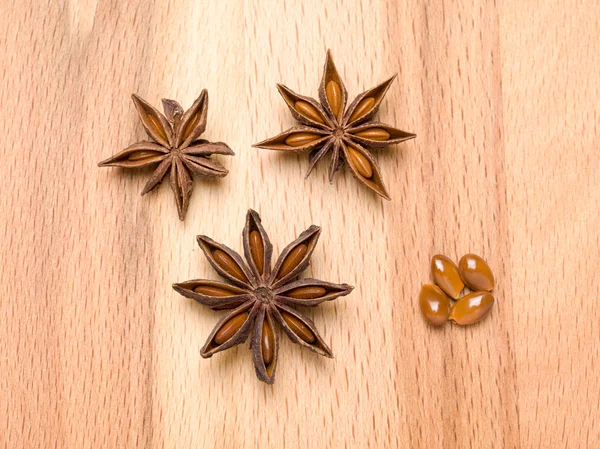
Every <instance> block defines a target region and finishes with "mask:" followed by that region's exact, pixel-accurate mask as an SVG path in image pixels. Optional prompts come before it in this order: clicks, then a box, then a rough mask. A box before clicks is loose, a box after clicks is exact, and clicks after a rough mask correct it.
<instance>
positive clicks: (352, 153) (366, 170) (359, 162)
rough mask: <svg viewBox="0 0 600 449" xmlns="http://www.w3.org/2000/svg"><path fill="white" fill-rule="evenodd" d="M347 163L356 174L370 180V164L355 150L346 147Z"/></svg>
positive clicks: (371, 171)
mask: <svg viewBox="0 0 600 449" xmlns="http://www.w3.org/2000/svg"><path fill="white" fill-rule="evenodd" d="M347 152H348V153H347V154H348V162H349V163H350V165H351V166H352V167H353V168H354V169H355V170H356V171H357V172H358V174H359V175H360V176H362V177H363V178H366V179H370V178H371V177H372V176H373V167H372V166H371V162H369V160H368V159H367V158H366V157H365V155H364V154H362V153H361V152H360V151H358V150H357V149H355V148H353V147H352V146H350V145H348V147H347Z"/></svg>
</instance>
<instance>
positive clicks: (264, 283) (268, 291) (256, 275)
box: [173, 210, 354, 384]
mask: <svg viewBox="0 0 600 449" xmlns="http://www.w3.org/2000/svg"><path fill="white" fill-rule="evenodd" d="M320 233H321V229H320V228H319V227H317V226H314V225H313V226H310V227H309V228H308V229H307V230H306V231H304V232H302V233H301V234H300V236H299V237H298V238H297V239H296V240H294V241H293V242H292V243H290V244H289V245H288V246H287V247H286V248H285V249H284V250H283V251H282V253H281V255H280V256H279V257H278V259H277V261H276V262H275V265H274V266H273V267H272V266H271V257H272V254H273V246H272V245H271V242H270V240H269V237H268V235H267V233H266V231H265V229H264V228H263V226H262V224H261V220H260V217H259V215H258V214H257V213H256V212H255V211H253V210H249V211H248V214H247V216H246V226H245V227H244V231H243V235H242V237H243V247H244V255H245V258H246V262H247V263H246V262H244V260H243V259H242V257H241V256H240V255H239V254H238V253H237V252H235V251H234V250H232V249H230V248H228V247H227V246H225V245H222V244H219V243H217V242H215V241H214V240H212V239H210V238H208V237H206V236H202V235H201V236H198V237H197V240H198V244H199V245H200V248H201V249H202V251H203V252H204V254H205V256H206V258H207V259H208V261H209V263H210V264H211V265H212V266H213V268H214V269H215V270H216V271H217V272H218V273H219V274H220V275H221V276H223V277H224V278H225V279H226V281H227V282H221V281H212V280H205V279H194V280H190V281H186V282H182V283H178V284H174V285H173V288H174V289H175V290H176V291H177V292H178V293H180V294H182V295H183V296H185V297H187V298H191V299H194V300H196V301H198V302H199V303H200V304H203V305H205V306H208V307H210V308H211V309H214V310H228V312H227V313H225V315H223V317H222V318H221V319H220V320H219V322H218V323H217V325H216V326H215V328H214V329H213V331H212V332H211V333H210V335H209V336H208V339H207V340H206V343H205V344H204V347H203V348H202V351H201V355H202V357H204V358H208V357H212V356H213V355H214V354H216V353H218V352H221V351H224V350H226V349H228V348H231V347H232V346H235V345H238V344H240V343H244V342H245V341H246V340H247V339H248V337H249V335H250V334H252V338H251V343H250V348H251V350H252V356H253V360H254V368H255V371H256V375H257V377H258V378H259V379H260V380H261V381H263V382H266V383H268V384H271V383H273V382H274V380H275V370H276V366H277V359H278V352H279V351H278V348H279V344H278V336H277V332H276V330H275V324H278V325H279V326H280V327H281V328H282V329H283V331H284V332H285V333H286V334H287V336H288V337H289V338H290V340H292V341H293V342H294V343H297V344H299V345H302V346H305V347H307V348H308V349H310V350H312V351H314V352H316V353H317V354H321V355H324V356H327V357H333V354H332V352H331V350H330V349H329V347H328V346H327V344H326V343H325V342H324V341H323V338H322V337H321V336H320V335H319V332H318V331H317V329H316V327H315V325H314V323H313V322H312V320H311V319H310V318H308V317H307V316H305V315H303V314H302V313H300V312H298V311H297V310H295V309H294V307H297V306H300V307H314V306H317V305H319V304H320V303H322V302H323V301H331V300H334V299H336V298H338V297H340V296H345V295H347V294H349V293H350V292H351V291H352V289H353V288H354V287H351V286H349V285H347V284H333V283H330V282H325V281H321V280H318V279H309V278H307V279H298V277H299V275H300V274H301V273H302V272H303V271H304V270H305V269H306V268H307V267H308V265H309V261H310V257H311V255H312V253H313V251H314V249H315V246H316V244H317V240H318V239H319V235H320Z"/></svg>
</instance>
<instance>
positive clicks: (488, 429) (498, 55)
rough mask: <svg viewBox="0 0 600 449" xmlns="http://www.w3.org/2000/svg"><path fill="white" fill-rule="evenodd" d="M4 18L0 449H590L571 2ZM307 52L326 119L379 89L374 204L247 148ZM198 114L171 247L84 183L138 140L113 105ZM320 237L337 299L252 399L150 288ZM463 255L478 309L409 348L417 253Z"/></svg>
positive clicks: (581, 31)
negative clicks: (323, 84)
mask: <svg viewBox="0 0 600 449" xmlns="http://www.w3.org/2000/svg"><path fill="white" fill-rule="evenodd" d="M126 3H127V2H118V1H116V0H112V1H100V2H95V1H93V0H82V1H75V0H71V1H57V2H47V3H45V2H40V1H37V2H36V1H23V2H2V5H1V6H0V23H1V25H2V26H1V28H0V29H1V31H0V39H1V41H0V44H1V46H0V47H1V48H2V49H3V58H2V69H3V70H2V72H1V73H0V86H1V88H2V89H1V90H0V99H1V104H2V112H3V113H2V115H1V118H0V130H1V135H2V136H3V139H2V161H3V163H2V165H0V176H1V177H2V179H3V183H2V194H1V195H0V208H1V213H0V217H1V221H0V224H1V228H0V229H1V230H2V233H3V238H2V239H0V255H1V260H2V268H1V269H0V287H1V293H2V295H1V297H0V320H1V322H2V326H0V373H2V375H1V376H0V447H2V448H11V449H14V448H34V447H35V448H53V449H56V448H74V447H76V448H99V447H102V448H104V447H106V448H125V447H127V448H133V447H136V448H137V447H139V448H188V447H189V448H192V447H194V448H212V447H215V448H254V447H262V448H292V447H302V448H323V447H327V448H351V447H361V448H395V447H422V448H429V447H445V448H484V447H485V448H492V447H495V448H553V449H555V448H569V449H571V448H592V447H600V423H599V422H598V416H599V415H600V376H598V371H599V369H600V312H599V310H600V308H599V307H598V297H599V294H600V288H599V285H600V276H599V275H598V268H597V267H598V266H599V264H600V253H599V251H598V249H599V247H600V227H599V226H598V211H599V210H600V162H599V160H600V159H599V158H598V149H599V146H600V132H599V129H598V122H599V115H600V114H599V112H600V111H599V109H598V105H599V102H598V98H599V90H600V42H599V41H598V38H597V36H598V33H599V31H600V24H599V18H598V15H597V14H595V13H594V11H595V10H596V9H597V8H596V3H595V2H593V1H591V0H580V1H575V0H562V1H558V0H553V1H541V0H532V1H529V2H521V1H515V0H507V1H505V2H493V1H484V0H475V1H466V0H443V1H440V2H396V1H394V0H380V1H373V2H371V3H369V2H359V1H358V0H351V1H344V2H342V1H340V0H336V1H329V2H326V4H322V3H321V2H316V1H315V2H311V1H306V2H296V1H291V0H290V1H280V2H274V1H273V2H271V1H268V0H246V1H239V2H232V1H221V2H210V1H195V2H193V1H183V2H174V1H170V2H162V1H160V2H159V1H148V0H146V1H141V2H131V3H130V4H126ZM327 48H331V49H332V52H333V56H334V58H335V61H336V64H337V66H338V70H339V71H340V74H341V75H342V77H343V78H344V80H345V82H346V85H347V88H348V91H349V93H350V95H351V96H353V95H356V94H358V93H360V92H362V91H363V90H365V89H367V88H369V87H372V86H374V85H375V84H376V83H378V82H381V81H382V80H384V79H386V77H388V76H391V75H392V74H394V73H398V75H399V76H398V78H397V81H395V82H394V84H393V85H392V88H391V89H390V91H389V93H388V95H387V97H386V100H385V102H384V104H383V107H382V108H381V110H380V113H379V117H380V118H381V119H382V121H384V122H387V123H391V124H395V125H397V126H398V127H400V128H402V129H406V130H408V131H412V132H415V133H417V135H418V137H417V139H416V140H413V141H410V142H408V143H404V144H401V145H398V146H397V147H394V148H391V149H389V150H382V151H379V152H377V155H376V158H377V161H378V162H379V164H380V166H381V167H382V174H383V177H384V179H385V180H386V182H387V185H388V188H389V191H390V194H391V196H392V198H393V201H392V202H386V201H383V200H380V199H379V198H377V197H375V195H373V194H372V193H370V192H368V191H366V189H365V188H364V187H362V186H360V185H359V184H358V183H357V182H356V181H355V180H354V179H353V178H352V177H351V175H350V174H349V173H348V171H347V170H346V171H342V173H341V174H339V175H338V176H337V177H336V179H335V181H334V183H333V185H332V186H330V185H329V183H328V181H327V179H326V177H327V170H326V164H324V163H322V164H320V165H319V166H318V167H317V169H316V171H315V173H314V174H313V175H312V176H311V177H310V178H309V179H308V180H306V181H305V180H304V179H303V176H304V172H305V170H306V168H307V165H308V162H307V159H306V157H304V156H289V155H283V154H279V153H275V152H268V151H263V150H257V149H254V148H251V144H252V143H255V142H258V141H260V140H263V139H265V138H267V137H270V136H273V135H275V134H276V133H278V132H280V131H282V130H283V129H285V128H286V127H289V126H290V125H292V124H293V119H292V118H291V117H290V114H289V113H288V111H287V109H286V107H285V105H284V103H283V101H282V100H281V98H280V97H279V95H278V94H277V90H276V88H275V84H276V83H278V82H284V83H285V84H286V85H287V86H289V87H290V88H292V89H294V90H296V91H298V92H300V93H303V94H307V95H311V96H314V95H316V91H317V86H318V82H319V80H320V76H321V70H322V65H323V62H324V58H325V51H326V49H327ZM202 88H207V89H208V91H209V95H210V106H209V119H208V129H207V132H206V133H205V136H206V138H208V139H210V140H213V141H217V140H222V141H225V142H227V143H228V144H229V145H230V146H231V147H232V148H233V149H234V151H235V152H236V156H235V157H233V158H226V157H219V158H218V159H219V160H220V161H221V162H222V163H224V164H225V165H226V166H227V167H228V168H229V170H230V174H229V176H228V177H226V178H224V179H222V180H219V181H215V182H207V181H202V180H197V181H196V190H195V192H194V194H193V196H192V200H191V204H190V208H189V212H188V215H187V219H186V221H185V223H181V222H180V221H179V220H178V219H177V213H176V207H175V204H174V201H173V198H172V193H171V191H170V189H169V187H168V185H164V186H161V187H159V188H158V189H157V191H155V192H152V193H151V194H149V195H147V196H145V197H140V196H139V192H140V191H141V190H142V187H143V185H144V182H145V179H146V177H147V176H148V175H149V172H148V171H144V170H142V171H137V172H134V171H122V170H118V169H99V168H97V167H96V164H97V163H98V161H100V160H102V159H105V158H107V157H108V156H110V155H112V154H114V153H115V152H116V151H118V150H120V149H122V148H124V147H125V146H127V145H129V144H130V143H132V142H134V141H136V140H137V139H139V138H141V137H142V136H143V134H144V133H143V129H142V127H141V125H140V123H139V121H138V119H137V117H136V112H135V109H134V107H133V105H132V103H131V102H130V100H129V97H130V94H131V93H132V92H136V93H138V94H140V95H141V96H142V97H144V98H146V99H148V100H149V101H150V102H152V103H154V104H158V102H159V101H160V99H161V98H163V97H168V98H176V99H178V100H180V101H181V102H182V104H183V105H184V106H185V107H188V106H189V105H190V104H191V102H192V101H193V99H194V98H195V96H197V95H198V93H199V92H200V90H201V89H202ZM249 207H252V208H254V209H256V210H258V211H260V213H261V216H262V218H263V223H264V224H265V226H266V228H267V230H268V231H269V232H270V236H271V240H272V241H273V242H274V245H275V249H276V251H277V250H281V249H282V248H283V247H284V245H286V244H287V243H288V242H289V241H291V239H293V238H294V237H295V236H296V235H297V234H299V233H300V232H301V231H302V230H303V229H305V228H306V227H308V226H309V225H310V224H313V223H314V224H318V225H321V226H322V227H323V234H322V237H321V241H320V243H319V245H318V247H317V250H316V252H315V254H314V256H313V263H312V265H311V268H310V269H309V271H308V273H307V275H315V276H318V277H320V278H322V279H327V280H331V281H333V282H347V283H350V284H353V285H355V286H356V289H355V291H354V292H353V293H352V294H351V295H350V296H348V297H346V298H341V299H340V300H338V301H335V302H333V303H329V304H324V305H322V306H321V307H319V308H318V309H315V310H314V311H313V310H311V311H309V312H308V313H309V315H310V316H312V317H313V318H314V320H315V322H316V324H317V326H318V327H319V329H321V330H322V334H323V337H324V338H325V340H326V341H327V342H328V344H330V346H331V347H332V349H333V351H334V353H335V356H336V358H335V359H334V360H328V359H324V358H321V357H318V356H316V355H315V354H312V353H309V352H308V351H306V350H303V349H302V348H300V347H298V346H295V345H293V344H292V343H290V342H289V341H283V340H282V341H283V343H282V345H281V348H280V364H279V367H278V374H277V380H276V383H275V385H274V386H267V385H264V384H262V383H260V382H258V381H257V380H256V378H255V375H254V370H253V367H252V361H251V355H250V352H249V351H248V349H247V347H246V346H239V347H237V349H233V350H231V351H228V352H227V353H224V354H220V355H218V356H215V357H213V358H212V359H210V360H204V359H202V358H201V357H200V352H199V349H200V347H201V346H202V344H203V342H204V339H205V338H206V336H207V335H208V333H209V332H210V330H211V329H212V326H213V325H214V323H215V322H216V321H217V319H218V316H219V314H218V313H216V312H213V311H210V310H208V309H206V308H202V307H201V306H199V305H197V304H195V303H192V302H190V301H188V300H185V299H184V298H183V297H180V296H179V295H178V294H176V293H175V292H174V291H173V290H172V288H171V284H172V283H173V282H177V281H183V280H186V279H191V278H196V277H207V278H216V274H215V273H214V272H213V271H212V269H211V268H210V266H209V265H208V263H207V262H206V261H205V260H204V258H203V257H202V255H201V253H200V251H199V249H198V247H197V246H196V244H195V236H196V235H197V234H206V235H209V236H212V237H213V238H215V239H216V240H217V241H221V242H224V243H226V244H227V245H229V246H231V247H233V248H234V249H237V250H241V238H240V236H241V229H242V227H243V224H244V215H245V212H246V210H247V209H248V208H249ZM436 252H442V253H445V254H447V255H448V256H450V257H452V258H454V259H458V258H459V257H460V256H461V255H462V254H464V253H466V252H475V253H478V254H481V255H482V256H484V257H485V258H486V259H487V260H488V262H489V263H490V265H491V266H492V268H493V270H494V271H495V274H496V277H497V281H498V289H497V294H496V299H497V306H496V307H495V309H494V310H493V313H492V314H491V316H490V317H489V318H487V319H486V320H484V321H483V322H481V323H480V324H478V325H475V326H471V327H466V328H461V327H458V326H452V325H447V326H445V327H444V328H442V329H434V328H432V327H429V326H428V325H427V324H426V323H425V322H424V321H423V320H422V318H421V316H420V314H419V311H418V308H417V295H418V292H419V289H420V286H421V284H422V283H424V282H427V281H428V280H429V273H428V266H429V259H430V257H431V255H433V254H434V253H436Z"/></svg>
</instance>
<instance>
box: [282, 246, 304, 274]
mask: <svg viewBox="0 0 600 449" xmlns="http://www.w3.org/2000/svg"><path fill="white" fill-rule="evenodd" d="M307 252H308V246H306V245H305V244H304V243H301V244H300V245H298V246H296V247H295V248H294V249H293V250H292V251H290V253H289V254H288V255H287V257H286V258H285V259H284V261H283V263H282V264H281V268H279V272H278V273H277V279H281V278H282V277H284V276H287V275H288V274H290V273H291V272H292V271H293V270H294V268H296V267H297V266H298V264H299V263H300V262H302V259H304V256H306V253H307Z"/></svg>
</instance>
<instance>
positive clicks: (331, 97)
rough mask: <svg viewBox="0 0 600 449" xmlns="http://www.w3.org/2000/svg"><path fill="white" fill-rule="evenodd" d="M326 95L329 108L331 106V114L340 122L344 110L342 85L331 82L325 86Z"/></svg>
mask: <svg viewBox="0 0 600 449" xmlns="http://www.w3.org/2000/svg"><path fill="white" fill-rule="evenodd" d="M325 95H326V96H327V101H329V106H331V112H333V115H334V116H335V118H337V119H338V120H339V119H340V111H341V109H342V89H341V88H340V85H339V84H338V83H336V82H335V81H333V80H331V81H329V82H328V83H327V86H325Z"/></svg>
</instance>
